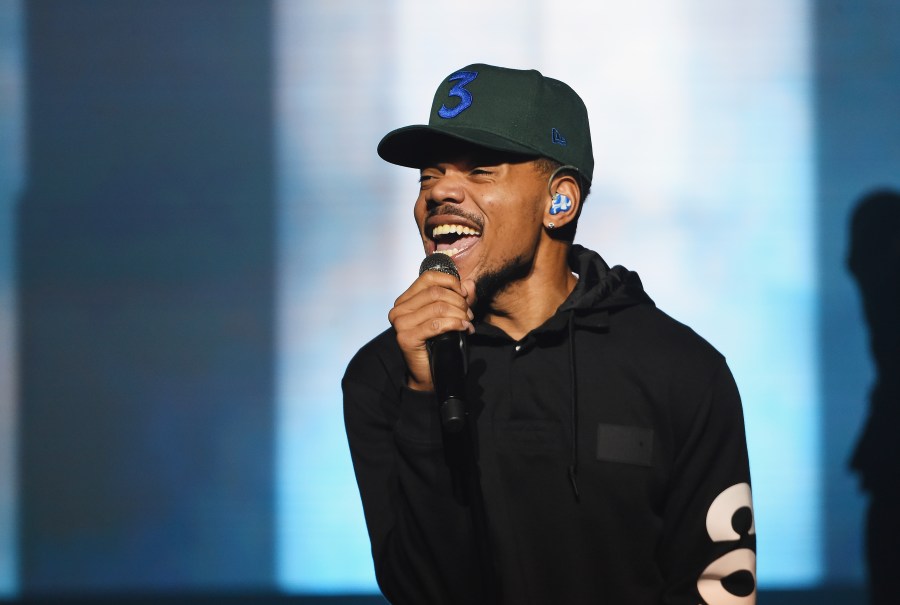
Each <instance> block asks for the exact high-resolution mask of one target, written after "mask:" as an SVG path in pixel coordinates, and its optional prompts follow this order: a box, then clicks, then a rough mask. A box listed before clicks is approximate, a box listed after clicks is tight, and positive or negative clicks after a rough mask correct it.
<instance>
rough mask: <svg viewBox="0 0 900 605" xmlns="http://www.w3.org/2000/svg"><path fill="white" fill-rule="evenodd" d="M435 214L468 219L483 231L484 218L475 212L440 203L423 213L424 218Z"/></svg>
mask: <svg viewBox="0 0 900 605" xmlns="http://www.w3.org/2000/svg"><path fill="white" fill-rule="evenodd" d="M437 216H457V217H459V218H462V219H465V220H467V221H469V222H470V223H472V224H473V225H477V226H478V230H479V231H484V219H482V218H481V217H480V216H478V215H476V214H472V213H471V212H466V211H465V210H463V209H462V208H457V207H456V206H447V205H442V206H438V207H436V208H432V209H431V210H429V211H428V214H426V215H425V220H428V219H430V218H434V217H437Z"/></svg>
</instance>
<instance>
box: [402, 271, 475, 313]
mask: <svg viewBox="0 0 900 605" xmlns="http://www.w3.org/2000/svg"><path fill="white" fill-rule="evenodd" d="M435 286H436V287H440V288H446V289H447V290H451V291H453V292H456V293H457V294H459V295H460V296H463V292H462V286H461V285H460V283H459V280H458V279H457V278H455V277H453V276H452V275H448V274H446V273H441V272H440V271H425V272H423V273H422V275H420V276H419V277H418V278H417V279H416V281H414V282H413V283H412V285H410V287H409V288H407V289H406V291H405V292H404V293H403V294H401V295H400V296H399V297H398V298H397V300H396V301H394V306H397V305H398V304H402V303H404V302H406V301H407V300H409V299H410V298H412V297H413V296H415V295H416V294H418V293H419V292H420V291H422V290H424V289H427V288H430V287H435Z"/></svg>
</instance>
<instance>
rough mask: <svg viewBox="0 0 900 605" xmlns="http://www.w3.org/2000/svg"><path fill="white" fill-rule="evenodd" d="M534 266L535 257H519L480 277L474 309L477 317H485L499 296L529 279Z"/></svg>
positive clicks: (477, 283)
mask: <svg viewBox="0 0 900 605" xmlns="http://www.w3.org/2000/svg"><path fill="white" fill-rule="evenodd" d="M533 265H534V258H533V257H531V258H529V257H525V256H517V257H515V258H512V259H510V260H508V261H506V262H505V263H504V264H503V265H502V266H500V267H498V268H496V269H494V270H492V271H489V272H487V273H484V274H483V275H482V276H481V277H479V278H478V279H477V280H476V281H475V296H476V302H475V305H474V307H473V308H472V312H473V313H474V314H475V316H476V317H484V315H485V313H486V312H487V310H488V309H489V308H490V307H491V306H492V304H493V302H494V300H495V299H496V298H497V296H498V295H499V294H501V293H502V292H503V291H504V290H506V288H508V287H509V286H510V285H512V284H513V283H515V282H517V281H519V280H520V279H524V278H525V277H527V276H528V274H529V273H530V272H531V268H532V266H533Z"/></svg>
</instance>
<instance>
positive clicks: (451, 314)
mask: <svg viewBox="0 0 900 605" xmlns="http://www.w3.org/2000/svg"><path fill="white" fill-rule="evenodd" d="M388 318H389V319H390V320H391V325H393V326H394V329H395V330H396V331H397V332H398V333H400V332H405V331H412V332H416V331H417V330H419V327H420V326H422V325H425V324H429V323H434V322H437V323H435V324H434V326H436V328H435V329H438V330H439V331H438V332H434V333H430V334H429V335H428V336H425V337H423V340H424V339H427V338H431V337H432V336H436V335H437V334H441V333H443V332H449V331H450V330H468V327H467V326H466V325H464V324H465V323H467V322H470V320H471V317H470V311H469V309H468V307H466V308H460V307H457V306H454V305H450V304H447V303H446V302H444V301H436V302H433V303H429V304H427V305H424V306H421V307H419V308H415V309H413V308H410V309H409V310H408V311H407V312H403V310H398V311H397V312H396V313H394V312H393V311H392V313H391V314H389V315H388ZM445 326H449V327H445Z"/></svg>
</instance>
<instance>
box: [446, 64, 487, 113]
mask: <svg viewBox="0 0 900 605" xmlns="http://www.w3.org/2000/svg"><path fill="white" fill-rule="evenodd" d="M477 77H478V72H477V71H458V72H456V73H455V74H453V75H452V76H450V77H449V78H447V81H448V82H452V81H453V80H461V82H458V83H457V84H455V85H454V86H453V88H451V89H450V92H449V93H448V96H451V97H459V103H458V104H457V105H456V107H454V108H453V109H447V106H446V105H441V108H440V109H438V115H439V116H441V117H442V118H447V119H449V118H455V117H456V116H458V115H459V114H461V113H462V112H464V111H465V110H466V109H468V108H469V106H470V105H471V104H472V93H471V92H469V91H468V90H466V88H465V87H466V84H468V83H469V82H471V81H472V80H474V79H475V78H477Z"/></svg>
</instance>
